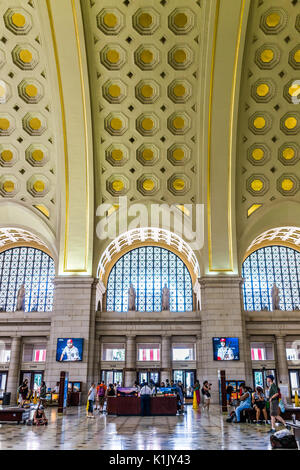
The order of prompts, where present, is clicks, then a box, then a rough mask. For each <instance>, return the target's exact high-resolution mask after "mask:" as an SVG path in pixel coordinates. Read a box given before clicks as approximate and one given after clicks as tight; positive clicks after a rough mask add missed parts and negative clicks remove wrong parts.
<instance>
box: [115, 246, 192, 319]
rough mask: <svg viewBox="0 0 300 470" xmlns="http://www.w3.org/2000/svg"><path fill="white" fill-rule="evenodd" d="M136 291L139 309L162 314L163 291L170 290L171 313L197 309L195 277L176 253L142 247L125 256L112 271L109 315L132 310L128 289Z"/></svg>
mask: <svg viewBox="0 0 300 470" xmlns="http://www.w3.org/2000/svg"><path fill="white" fill-rule="evenodd" d="M131 284H132V285H133V287H134V289H135V291H136V310H137V311H139V312H160V311H161V310H162V290H163V288H164V286H165V285H166V286H167V287H168V289H169V291H170V311H171V312H185V311H192V310H193V290H192V278H191V275H190V273H189V271H188V269H187V267H186V266H185V264H184V263H183V261H182V260H181V259H180V258H179V256H177V255H176V254H175V253H173V252H171V251H170V250H167V249H166V248H162V247H159V246H141V247H139V248H135V249H133V250H131V251H129V252H128V253H126V254H125V255H123V256H122V257H121V258H119V260H118V261H117V262H116V264H115V265H114V266H113V268H112V270H111V271H110V274H109V278H108V282H107V290H106V310H107V311H108V312H126V311H128V289H129V287H130V285H131Z"/></svg>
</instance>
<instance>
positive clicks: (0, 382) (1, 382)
mask: <svg viewBox="0 0 300 470" xmlns="http://www.w3.org/2000/svg"><path fill="white" fill-rule="evenodd" d="M6 384H7V372H0V398H2V397H3V393H5V392H6Z"/></svg>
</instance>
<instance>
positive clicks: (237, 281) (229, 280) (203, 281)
mask: <svg viewBox="0 0 300 470" xmlns="http://www.w3.org/2000/svg"><path fill="white" fill-rule="evenodd" d="M199 283H200V285H201V286H202V287H212V286H213V287H223V288H231V287H232V286H242V285H243V283H244V278H242V277H240V276H234V275H233V276H224V275H223V274H217V275H214V276H202V277H200V278H199Z"/></svg>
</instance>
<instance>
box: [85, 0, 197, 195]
mask: <svg viewBox="0 0 300 470" xmlns="http://www.w3.org/2000/svg"><path fill="white" fill-rule="evenodd" d="M183 3H184V5H183ZM200 5H201V2H199V1H194V0H192V1H190V2H182V1H181V0H172V1H171V2H170V1H168V2H167V1H155V2H145V1H144V0H137V1H134V2H132V1H130V2H129V1H120V0H112V1H109V2H108V1H102V0H95V1H94V0H93V1H85V2H82V8H83V16H84V23H85V30H86V38H87V49H88V51H89V71H90V83H91V94H92V103H93V105H92V106H93V118H94V142H95V153H96V155H95V157H96V170H97V173H96V175H97V176H96V185H97V187H100V188H101V190H99V193H98V196H97V197H98V203H99V202H102V201H109V202H112V203H113V202H114V201H116V198H117V197H118V196H122V195H126V196H127V197H128V198H129V200H130V201H131V202H133V201H135V200H138V199H141V198H142V197H143V196H145V197H146V198H150V197H152V198H155V199H156V200H162V201H166V202H169V203H176V202H179V203H180V202H185V203H191V202H194V201H195V194H196V189H195V187H197V179H198V178H199V171H198V165H197V146H196V133H197V122H198V119H197V78H198V77H197V68H198V50H199V43H200V40H201V39H200V28H199V24H200V22H201V18H202V16H201V13H202V12H201V6H200Z"/></svg>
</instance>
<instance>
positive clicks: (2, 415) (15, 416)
mask: <svg viewBox="0 0 300 470" xmlns="http://www.w3.org/2000/svg"><path fill="white" fill-rule="evenodd" d="M25 412H26V410H25V409H24V408H0V422H10V423H11V422H15V423H18V424H20V423H21V421H24V419H23V413H25Z"/></svg>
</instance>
